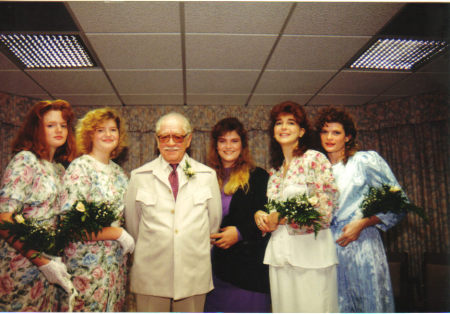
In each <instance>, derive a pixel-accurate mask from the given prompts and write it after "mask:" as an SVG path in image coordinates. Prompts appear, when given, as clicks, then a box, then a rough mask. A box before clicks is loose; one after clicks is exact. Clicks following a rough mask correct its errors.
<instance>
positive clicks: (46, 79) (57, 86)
mask: <svg viewBox="0 0 450 314" xmlns="http://www.w3.org/2000/svg"><path fill="white" fill-rule="evenodd" d="M26 72H27V73H28V74H29V75H30V76H32V77H33V78H34V79H35V80H36V81H38V82H39V83H40V84H41V85H42V86H43V87H44V88H45V89H47V90H48V91H49V92H50V93H51V94H113V93H114V90H113V89H112V87H111V84H110V83H109V81H108V80H107V78H106V76H105V74H104V73H103V71H101V70H98V69H94V70H79V69H78V70H26Z"/></svg>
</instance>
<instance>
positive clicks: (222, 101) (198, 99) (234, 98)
mask: <svg viewBox="0 0 450 314" xmlns="http://www.w3.org/2000/svg"><path fill="white" fill-rule="evenodd" d="M247 98H248V94H243V95H242V94H241V95H232V94H217V95H207V94H201V95H199V94H188V96H187V103H188V104H193V105H245V102H246V101H247Z"/></svg>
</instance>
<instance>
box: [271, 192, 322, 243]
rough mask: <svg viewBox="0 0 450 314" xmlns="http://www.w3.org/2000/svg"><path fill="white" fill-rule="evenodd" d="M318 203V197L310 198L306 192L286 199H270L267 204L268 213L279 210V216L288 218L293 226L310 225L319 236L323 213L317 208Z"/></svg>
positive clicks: (296, 227)
mask: <svg viewBox="0 0 450 314" xmlns="http://www.w3.org/2000/svg"><path fill="white" fill-rule="evenodd" d="M317 203H318V199H317V197H315V196H313V197H310V198H308V197H307V196H306V194H301V195H298V196H295V197H291V198H288V199H287V200H285V201H276V200H269V201H268V203H267V204H266V205H265V210H266V211H267V212H268V213H271V212H275V211H276V212H278V213H279V218H280V219H281V218H286V219H287V221H288V223H289V224H290V225H291V227H292V228H294V229H298V228H300V227H310V228H312V229H313V231H314V235H315V236H316V237H317V233H318V232H319V230H320V229H321V228H322V225H321V224H320V221H321V219H322V215H321V214H320V213H319V212H318V211H317V210H316V208H315V207H314V205H316V204H317Z"/></svg>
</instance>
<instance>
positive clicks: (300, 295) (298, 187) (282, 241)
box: [264, 150, 338, 312]
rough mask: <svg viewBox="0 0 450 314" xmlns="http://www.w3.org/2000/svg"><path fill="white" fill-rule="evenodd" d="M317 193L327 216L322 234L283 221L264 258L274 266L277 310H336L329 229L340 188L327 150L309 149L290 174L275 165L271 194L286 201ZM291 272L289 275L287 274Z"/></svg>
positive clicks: (272, 285) (272, 280) (334, 260)
mask: <svg viewBox="0 0 450 314" xmlns="http://www.w3.org/2000/svg"><path fill="white" fill-rule="evenodd" d="M300 194H306V195H307V196H308V197H309V198H312V197H315V198H317V200H318V202H317V204H316V205H315V207H316V209H317V211H319V212H320V213H321V214H322V218H323V219H322V222H321V225H322V229H321V230H320V231H319V232H318V234H317V237H316V236H315V234H314V229H313V227H301V228H298V226H295V227H292V226H291V225H289V224H285V225H279V226H278V228H277V229H276V230H275V231H273V232H272V235H271V237H270V240H269V243H268V245H267V249H266V253H265V256H264V264H268V265H269V276H270V289H271V298H272V307H273V311H274V312H336V311H337V310H338V304H337V278H336V264H337V263H338V260H337V255H336V247H335V244H334V241H333V237H332V234H331V230H330V223H331V218H332V216H333V213H334V211H335V210H336V208H337V197H338V193H337V187H336V184H335V182H334V178H333V175H332V172H331V164H330V162H329V161H328V159H327V158H326V157H325V155H324V154H322V153H320V152H318V151H315V150H307V151H306V152H305V153H304V154H303V155H302V156H299V157H295V158H293V159H292V161H291V163H290V165H289V168H288V169H287V171H286V174H285V175H284V176H283V169H282V167H280V169H279V170H275V169H271V171H270V178H269V183H268V186H267V196H268V198H269V199H273V200H278V201H283V200H286V199H287V198H291V197H294V196H296V195H300ZM287 274H289V275H287Z"/></svg>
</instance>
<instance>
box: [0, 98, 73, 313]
mask: <svg viewBox="0 0 450 314" xmlns="http://www.w3.org/2000/svg"><path fill="white" fill-rule="evenodd" d="M73 119H74V114H73V112H72V108H71V107H70V104H69V103H67V102H65V101H63V100H54V101H41V102H38V103H37V104H35V105H34V106H33V107H32V108H31V110H30V111H29V112H28V114H27V116H26V118H25V122H24V124H23V126H22V128H21V129H20V131H19V133H18V134H17V136H16V138H15V140H14V141H13V143H12V151H13V153H16V155H15V156H14V157H13V159H12V160H11V161H10V163H9V164H8V166H7V168H6V170H5V173H4V176H3V181H2V188H1V190H0V220H1V221H9V222H12V221H13V220H12V214H13V213H18V214H20V213H21V214H22V216H23V217H24V218H33V219H36V220H37V221H38V223H42V224H46V225H48V226H54V224H55V223H56V220H55V215H56V214H57V213H58V211H59V208H60V206H59V201H58V196H59V194H60V192H61V191H62V176H63V175H64V167H63V166H62V165H61V164H59V163H58V162H67V163H68V162H70V161H71V160H72V159H73V157H74V154H75V139H74V134H73V131H72V127H71V126H72V122H73ZM15 222H16V223H18V222H19V221H15ZM0 236H1V239H0V311H1V312H22V311H26V312H49V311H58V310H59V308H58V305H59V304H58V294H59V293H61V295H63V294H65V292H63V291H59V292H58V289H60V288H59V286H61V287H63V288H64V289H65V290H66V291H67V292H68V293H69V292H70V289H71V283H70V280H69V279H68V278H70V275H69V274H68V273H67V270H66V267H65V265H64V264H62V262H60V261H58V260H57V259H53V260H52V259H50V257H48V258H47V257H45V256H44V255H41V257H35V258H33V257H34V256H32V255H33V254H34V253H36V251H32V250H30V251H28V252H24V251H22V250H21V247H22V245H21V243H20V241H16V242H15V243H11V241H12V239H11V238H10V237H9V236H8V231H6V230H2V231H0ZM52 283H56V284H58V286H57V285H55V284H52Z"/></svg>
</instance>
